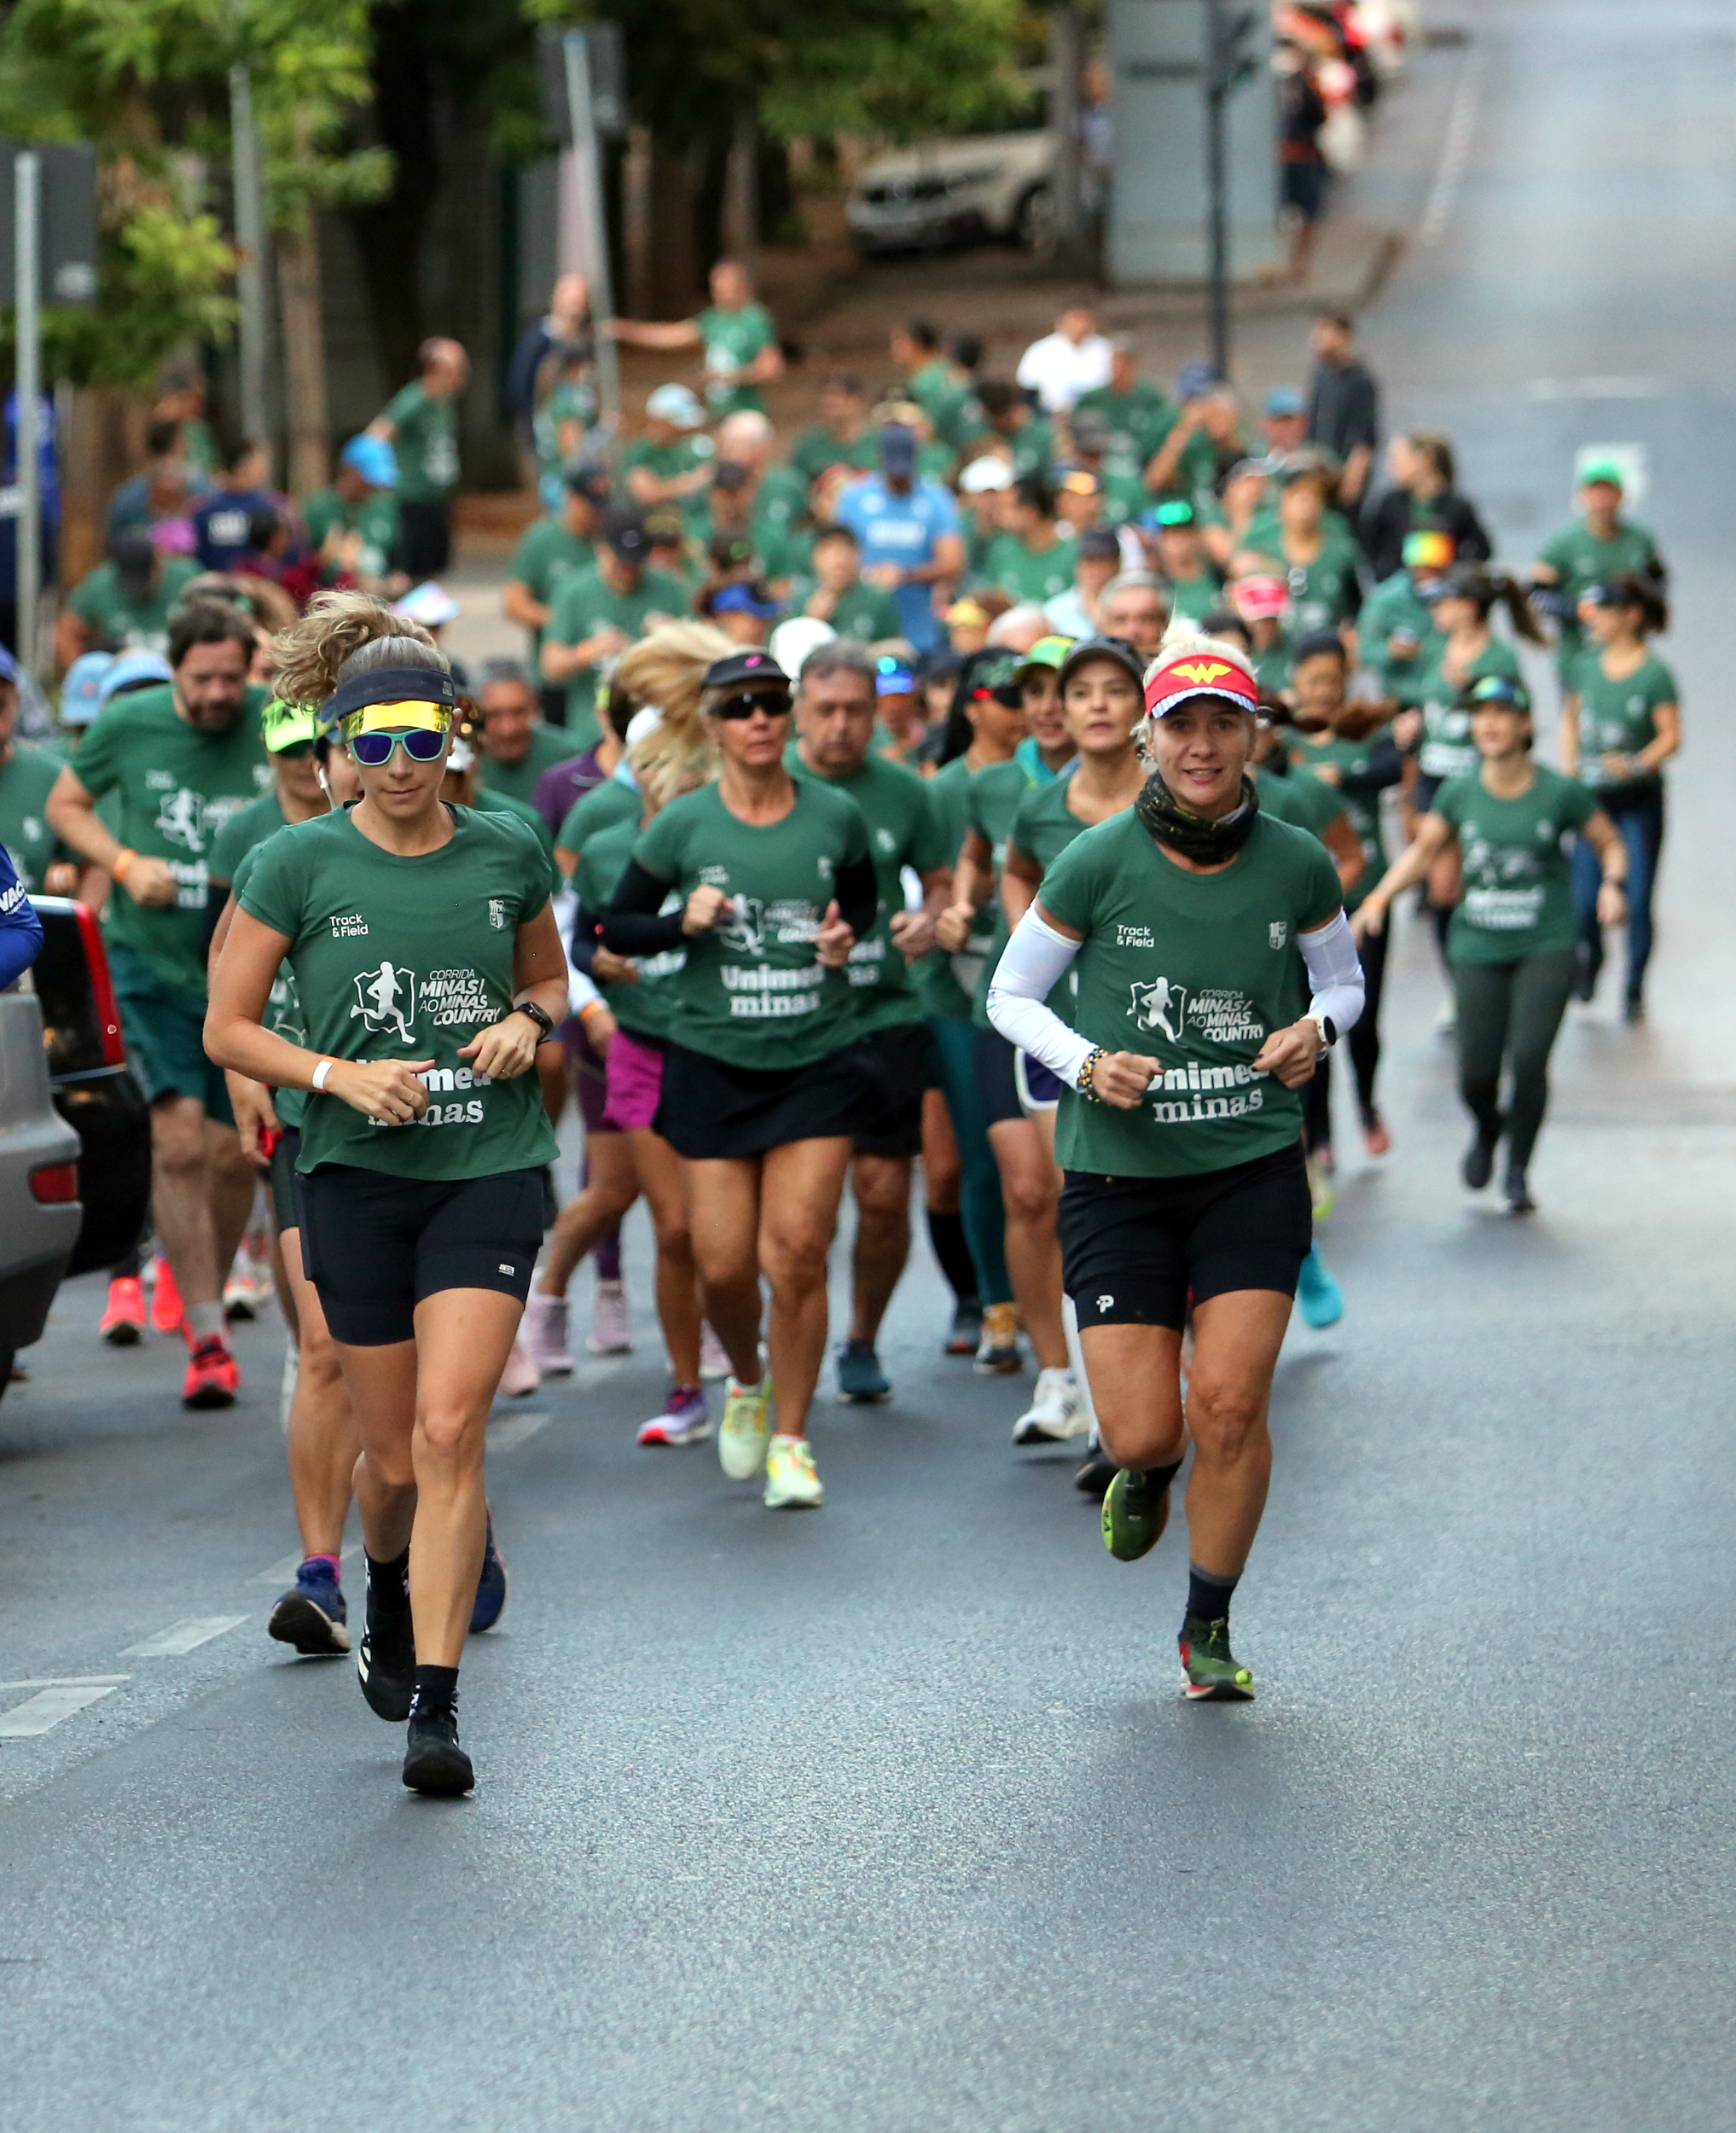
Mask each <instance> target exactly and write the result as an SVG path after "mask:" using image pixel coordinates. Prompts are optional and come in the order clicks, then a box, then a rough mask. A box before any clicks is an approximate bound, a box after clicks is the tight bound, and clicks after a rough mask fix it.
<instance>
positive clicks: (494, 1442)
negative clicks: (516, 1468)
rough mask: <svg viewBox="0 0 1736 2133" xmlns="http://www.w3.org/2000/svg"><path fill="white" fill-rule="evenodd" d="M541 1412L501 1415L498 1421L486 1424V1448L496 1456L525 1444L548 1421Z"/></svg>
mask: <svg viewBox="0 0 1736 2133" xmlns="http://www.w3.org/2000/svg"><path fill="white" fill-rule="evenodd" d="M548 1420H549V1417H548V1416H547V1415H543V1414H531V1415H502V1417H501V1419H500V1420H499V1421H497V1422H491V1423H490V1424H489V1426H488V1449H489V1450H490V1452H491V1454H493V1455H494V1456H496V1457H498V1456H500V1454H501V1453H502V1452H508V1451H516V1450H518V1449H519V1447H520V1444H527V1443H528V1442H529V1441H530V1439H531V1438H532V1437H534V1436H535V1435H536V1434H537V1431H538V1430H539V1429H541V1428H543V1427H544V1426H545V1425H546V1423H547V1422H548Z"/></svg>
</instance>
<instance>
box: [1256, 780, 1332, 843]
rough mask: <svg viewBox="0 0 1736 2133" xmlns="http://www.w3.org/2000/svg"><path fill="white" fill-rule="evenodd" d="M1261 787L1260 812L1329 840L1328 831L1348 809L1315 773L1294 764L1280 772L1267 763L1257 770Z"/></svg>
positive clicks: (1311, 835)
mask: <svg viewBox="0 0 1736 2133" xmlns="http://www.w3.org/2000/svg"><path fill="white" fill-rule="evenodd" d="M1254 782H1255V784H1256V785H1257V786H1258V787H1259V788H1260V812H1261V813H1262V814H1263V815H1270V816H1271V817H1273V819H1274V821H1276V822H1292V823H1294V825H1295V826H1296V828H1298V829H1305V830H1306V831H1307V832H1308V834H1309V836H1310V837H1318V838H1319V839H1320V840H1321V843H1322V844H1325V842H1326V836H1327V830H1329V829H1330V828H1332V824H1333V823H1334V822H1336V821H1337V820H1338V817H1339V816H1340V815H1342V814H1344V812H1345V811H1346V810H1345V807H1344V799H1343V797H1342V796H1341V795H1340V794H1339V793H1335V792H1334V791H1333V790H1332V787H1331V786H1330V785H1322V784H1321V782H1320V780H1319V779H1318V778H1317V777H1315V776H1314V775H1313V774H1312V772H1310V771H1308V770H1301V769H1299V768H1297V767H1295V766H1293V765H1292V768H1291V769H1290V770H1287V771H1286V772H1283V773H1282V774H1280V772H1278V771H1276V770H1269V769H1268V768H1267V767H1266V766H1265V765H1264V764H1262V765H1261V767H1260V768H1259V769H1258V770H1256V771H1255V772H1254Z"/></svg>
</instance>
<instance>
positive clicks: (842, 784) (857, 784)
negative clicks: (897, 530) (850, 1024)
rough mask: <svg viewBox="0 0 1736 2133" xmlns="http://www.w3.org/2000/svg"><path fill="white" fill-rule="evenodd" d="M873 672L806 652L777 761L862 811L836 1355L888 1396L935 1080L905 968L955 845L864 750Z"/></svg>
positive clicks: (927, 939) (917, 951) (851, 1380)
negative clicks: (842, 1315)
mask: <svg viewBox="0 0 1736 2133" xmlns="http://www.w3.org/2000/svg"><path fill="white" fill-rule="evenodd" d="M876 679H877V676H876V672H875V667H874V660H873V659H872V657H871V656H870V655H869V654H868V653H867V652H865V651H863V650H862V648H860V647H859V646H857V645H855V644H851V643H850V642H848V641H846V640H843V639H834V640H833V642H832V643H830V644H822V645H821V646H820V647H819V648H817V649H816V651H813V652H811V653H810V654H809V655H808V658H807V660H805V661H804V664H803V667H802V677H801V689H800V693H799V695H798V697H797V700H796V711H795V725H796V739H795V741H794V742H793V744H792V746H791V747H790V748H789V749H788V751H787V753H786V755H785V758H784V761H785V765H786V767H787V769H788V770H789V772H790V774H791V776H793V777H794V778H795V780H796V782H797V783H798V785H801V784H813V785H817V786H818V787H820V788H822V789H823V790H825V791H827V792H829V793H845V794H847V795H848V796H849V798H850V799H852V800H854V801H855V803H856V806H857V807H858V808H859V809H860V810H861V811H862V819H863V821H864V822H866V823H867V825H868V850H869V852H870V854H871V856H872V857H873V860H874V875H875V881H876V886H877V890H878V893H879V897H880V914H879V915H878V917H877V918H876V919H875V921H874V925H873V926H872V927H870V928H869V930H868V932H867V933H864V934H862V936H861V937H860V938H859V939H857V941H856V944H855V946H854V947H853V948H852V949H851V951H850V960H849V962H848V963H847V964H846V966H845V974H846V975H847V976H848V978H849V979H850V984H851V991H852V993H853V994H854V996H855V1002H856V1025H857V1027H858V1028H859V1029H860V1031H861V1032H862V1038H863V1049H864V1051H865V1053H866V1054H867V1055H868V1065H869V1071H870V1073H871V1076H872V1078H873V1081H874V1087H875V1089H876V1091H877V1092H878V1094H879V1096H880V1108H879V1115H878V1116H877V1117H876V1118H875V1119H873V1120H872V1121H871V1122H870V1123H869V1124H868V1125H866V1126H864V1127H863V1128H862V1130H859V1131H858V1132H857V1134H856V1139H855V1144H854V1160H853V1162H852V1164H851V1190H852V1191H853V1193H854V1194H855V1196H856V1241H855V1244H854V1247H853V1248H852V1253H851V1322H850V1333H849V1336H848V1338H847V1339H846V1340H845V1341H843V1342H842V1343H840V1345H839V1349H838V1351H837V1369H838V1390H839V1395H840V1396H841V1397H842V1398H845V1399H846V1400H852V1401H857V1402H862V1403H866V1404H877V1403H879V1402H880V1401H882V1400H888V1399H890V1398H891V1396H892V1388H891V1384H890V1383H889V1381H888V1380H887V1378H886V1375H885V1372H884V1371H883V1370H882V1369H881V1368H880V1358H879V1357H878V1356H877V1355H876V1353H875V1342H876V1340H877V1339H878V1337H879V1334H880V1322H881V1321H882V1320H883V1319H884V1318H885V1314H886V1306H887V1305H889V1304H890V1303H891V1300H892V1292H893V1290H894V1289H895V1288H896V1287H897V1285H898V1277H899V1276H900V1275H902V1274H903V1270H904V1266H905V1262H906V1261H907V1259H908V1258H909V1252H910V1178H911V1165H912V1164H913V1162H914V1159H915V1158H916V1156H917V1155H919V1154H920V1153H921V1151H922V1148H923V1143H924V1137H925V1136H924V1127H925V1121H926V1111H927V1109H928V1095H929V1091H930V1090H935V1089H937V1088H938V1079H939V1077H938V1067H937V1062H936V1059H935V1052H934V1040H933V1037H932V1035H931V1034H930V1032H929V1028H928V1020H927V1017H926V1014H925V1013H924V1011H923V1005H922V1001H921V998H920V995H919V993H918V991H917V988H916V985H915V981H914V977H913V974H912V965H913V964H914V963H915V962H917V961H918V960H919V959H920V957H922V956H926V954H927V953H928V952H929V950H931V949H932V947H933V946H934V921H935V917H936V915H938V912H939V910H940V909H941V906H942V905H943V903H944V902H945V900H946V894H947V891H948V889H949V886H950V884H951V880H952V868H951V857H952V855H951V853H949V851H948V850H947V848H946V843H945V840H944V838H943V834H942V833H941V829H940V826H939V824H938V822H936V820H935V817H934V815H933V811H932V809H931V808H930V806H929V805H928V796H927V793H926V789H925V788H924V785H923V781H922V780H921V779H920V777H918V776H915V775H914V772H912V771H910V770H903V769H902V768H900V766H899V765H898V764H894V763H889V762H888V761H887V760H886V759H885V757H884V756H883V755H880V754H877V753H875V752H874V728H875V723H876V714H877V710H878V703H877V697H876V691H875V683H876ZM907 875H914V877H915V880H916V883H917V885H918V886H919V887H920V896H921V902H920V906H919V907H918V908H914V909H912V908H909V899H907V898H906V895H905V890H904V883H905V879H906V876H907ZM913 894H914V892H913Z"/></svg>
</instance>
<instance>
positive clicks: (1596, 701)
mask: <svg viewBox="0 0 1736 2133" xmlns="http://www.w3.org/2000/svg"><path fill="white" fill-rule="evenodd" d="M1567 686H1568V688H1569V689H1570V690H1571V692H1572V693H1573V695H1576V696H1577V697H1578V699H1579V778H1580V782H1581V783H1582V785H1588V786H1589V787H1590V788H1592V790H1593V791H1594V792H1602V791H1604V790H1605V789H1606V788H1608V787H1610V786H1611V785H1617V784H1623V785H1628V784H1634V785H1661V784H1662V783H1663V771H1662V770H1644V771H1641V773H1640V776H1638V777H1637V778H1612V777H1610V776H1607V775H1606V774H1605V770H1604V765H1603V758H1605V756H1606V755H1637V754H1638V753H1640V749H1641V748H1646V747H1650V746H1651V745H1652V742H1653V741H1655V740H1656V739H1657V738H1658V717H1657V712H1658V706H1659V705H1660V704H1674V703H1679V702H1680V701H1681V697H1680V695H1678V693H1677V690H1676V686H1675V675H1674V674H1672V673H1671V672H1670V671H1669V668H1668V667H1667V666H1666V665H1664V663H1663V660H1661V659H1659V658H1658V654H1656V653H1655V652H1648V653H1647V654H1646V657H1645V658H1644V659H1643V660H1641V661H1640V665H1638V666H1636V667H1635V668H1634V671H1633V672H1632V673H1631V674H1628V675H1624V676H1623V678H1622V679H1621V680H1620V681H1618V682H1617V681H1611V679H1610V677H1609V676H1608V675H1607V674H1605V671H1604V669H1603V660H1602V657H1601V655H1600V654H1598V653H1596V652H1589V651H1588V652H1582V654H1580V656H1579V657H1578V658H1577V659H1576V660H1575V661H1574V662H1573V665H1572V666H1571V668H1570V669H1569V670H1568V673H1567ZM0 776H3V773H0Z"/></svg>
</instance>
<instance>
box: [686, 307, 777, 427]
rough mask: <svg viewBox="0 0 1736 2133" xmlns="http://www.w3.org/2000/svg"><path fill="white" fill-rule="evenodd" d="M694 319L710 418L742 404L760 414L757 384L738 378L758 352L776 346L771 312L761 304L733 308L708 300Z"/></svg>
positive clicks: (729, 412) (762, 404) (762, 407)
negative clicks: (723, 308)
mask: <svg viewBox="0 0 1736 2133" xmlns="http://www.w3.org/2000/svg"><path fill="white" fill-rule="evenodd" d="M694 325H695V326H697V327H698V328H699V329H700V341H701V342H702V343H703V344H704V346H705V405H706V406H707V407H708V408H709V409H710V410H711V416H712V419H713V421H716V420H717V419H718V418H719V417H721V416H725V415H734V414H737V413H739V412H740V410H742V409H744V408H751V409H754V410H757V411H758V412H759V413H760V414H763V413H764V412H765V402H764V401H763V399H762V398H760V395H759V387H758V386H757V385H742V384H740V383H738V380H739V378H740V374H741V372H742V371H744V370H745V369H746V368H747V366H748V365H749V364H750V363H752V361H753V360H754V358H755V357H757V356H758V355H760V354H762V353H763V351H764V350H766V349H768V348H771V347H775V346H776V343H777V334H776V331H775V328H774V327H773V325H772V323H771V313H770V312H769V311H767V309H766V308H765V306H764V305H763V304H744V305H741V306H740V309H739V310H737V311H720V310H719V309H718V307H717V305H715V304H708V305H706V306H705V310H704V311H700V313H699V314H698V316H697V317H695V318H694Z"/></svg>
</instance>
